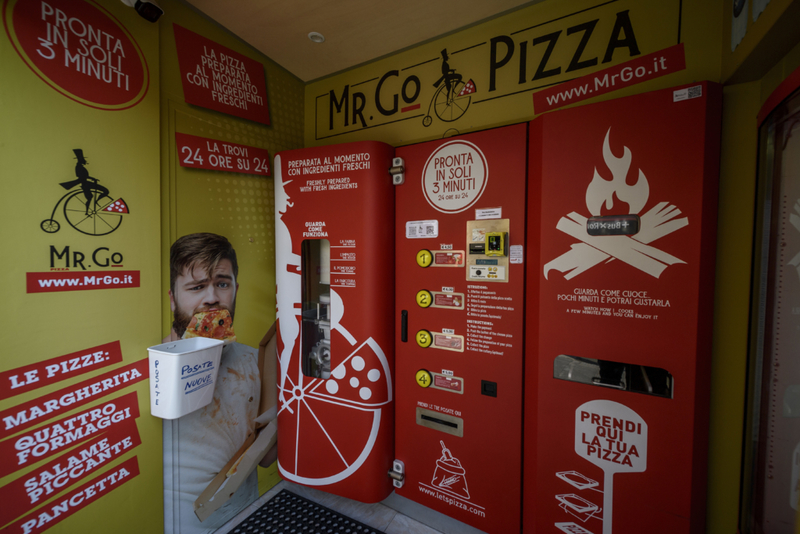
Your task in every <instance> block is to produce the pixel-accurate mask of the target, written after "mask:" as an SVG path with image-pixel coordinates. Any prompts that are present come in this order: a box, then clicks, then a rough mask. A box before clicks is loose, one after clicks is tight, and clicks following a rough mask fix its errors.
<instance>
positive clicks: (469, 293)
mask: <svg viewBox="0 0 800 534" xmlns="http://www.w3.org/2000/svg"><path fill="white" fill-rule="evenodd" d="M526 148H527V147H526V125H517V126H510V127H506V128H499V129H495V130H488V131H484V132H478V133H474V134H469V135H464V136H460V137H454V138H450V139H443V140H438V141H431V142H428V143H422V144H418V145H412V146H407V147H403V148H399V149H397V156H398V157H402V158H403V159H404V162H405V183H404V184H402V185H399V186H397V187H396V208H397V212H396V219H397V223H396V234H395V241H396V250H397V253H396V269H397V273H396V295H397V296H396V308H397V312H396V313H397V318H398V324H397V327H396V333H395V335H396V352H395V354H396V358H397V363H396V380H397V401H396V417H397V422H396V428H397V438H396V451H397V452H396V457H397V459H398V460H400V461H401V462H402V463H403V464H404V465H403V468H404V471H405V478H404V481H403V484H402V487H399V488H398V489H397V490H396V491H397V493H398V494H399V495H401V496H403V497H407V498H409V499H412V500H414V501H416V502H418V503H421V504H423V505H425V506H427V507H430V508H433V509H435V510H437V511H439V512H442V513H444V514H446V515H448V516H451V517H453V518H455V519H458V520H459V521H462V522H464V523H467V524H469V525H472V526H474V527H476V528H479V529H481V530H483V531H486V532H497V533H508V532H518V531H519V528H520V503H521V495H520V484H521V481H520V477H521V453H522V450H521V441H522V427H521V424H522V378H523V377H522V354H523V345H522V343H523V298H524V287H525V286H524V277H525V265H524V264H523V258H524V250H523V247H524V243H525V176H526V157H525V154H526ZM396 485H399V483H398V484H396Z"/></svg>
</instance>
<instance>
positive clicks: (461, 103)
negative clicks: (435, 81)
mask: <svg viewBox="0 0 800 534" xmlns="http://www.w3.org/2000/svg"><path fill="white" fill-rule="evenodd" d="M465 86H466V84H465V83H464V82H463V81H458V82H456V83H455V85H454V86H453V90H452V91H450V92H449V94H451V95H453V97H452V98H450V97H449V96H448V91H447V87H445V86H444V84H442V85H441V86H440V88H439V90H438V91H437V92H436V96H435V97H434V102H433V110H434V112H435V113H436V116H437V117H439V119H441V120H443V121H444V122H453V121H454V120H457V119H459V118H461V116H462V115H464V113H466V112H467V109H468V108H469V105H470V103H471V102H472V96H471V94H466V95H464V96H458V95H459V94H460V93H461V91H462V90H463V89H464V87H465Z"/></svg>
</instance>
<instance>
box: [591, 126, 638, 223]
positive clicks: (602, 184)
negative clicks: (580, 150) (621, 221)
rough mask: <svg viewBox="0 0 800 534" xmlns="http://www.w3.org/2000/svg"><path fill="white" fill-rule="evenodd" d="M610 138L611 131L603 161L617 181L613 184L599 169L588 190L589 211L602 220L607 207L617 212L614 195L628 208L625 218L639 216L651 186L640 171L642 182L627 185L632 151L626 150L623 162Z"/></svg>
mask: <svg viewBox="0 0 800 534" xmlns="http://www.w3.org/2000/svg"><path fill="white" fill-rule="evenodd" d="M610 134H611V128H609V129H608V131H607V132H606V139H605V141H604V142H603V159H604V160H605V162H606V165H607V166H608V169H609V170H610V171H611V175H612V176H613V179H612V180H610V181H609V180H606V179H604V178H603V177H602V176H600V174H599V173H598V172H597V167H595V169H594V177H593V178H592V181H591V183H590V184H589V187H588V188H586V207H587V208H589V212H590V213H591V214H592V215H595V216H599V215H601V209H602V207H603V204H604V203H605V205H606V210H611V209H613V208H614V194H615V193H616V196H617V198H618V199H619V200H620V201H622V202H626V203H627V204H628V211H627V212H625V214H634V213H639V212H640V211H641V210H642V208H644V205H645V204H647V198H648V197H649V196H650V184H648V183H647V178H646V177H645V175H644V173H643V172H642V170H641V169H639V179H638V180H637V181H636V183H635V184H633V185H628V184H627V183H625V178H626V177H627V175H628V169H630V167H631V151H630V149H629V148H628V147H626V146H625V147H623V148H624V149H625V150H624V152H623V154H622V157H621V158H617V157H616V156H614V154H612V153H611V146H610V145H609V142H608V138H609V135H610ZM621 213H622V212H620V214H621Z"/></svg>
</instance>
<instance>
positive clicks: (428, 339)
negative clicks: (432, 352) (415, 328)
mask: <svg viewBox="0 0 800 534" xmlns="http://www.w3.org/2000/svg"><path fill="white" fill-rule="evenodd" d="M431 343H433V336H431V333H430V332H428V331H427V330H420V331H419V332H417V345H419V346H420V347H422V348H423V349H425V348H428V347H430V346H431Z"/></svg>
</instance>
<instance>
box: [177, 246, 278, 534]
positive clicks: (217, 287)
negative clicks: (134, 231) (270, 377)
mask: <svg viewBox="0 0 800 534" xmlns="http://www.w3.org/2000/svg"><path fill="white" fill-rule="evenodd" d="M238 276H239V265H238V262H237V259H236V251H235V250H234V249H233V246H232V245H231V243H230V242H229V241H228V239H226V238H225V237H223V236H220V235H216V234H210V233H199V234H190V235H186V236H183V237H181V238H180V239H178V240H177V241H175V243H174V244H173V245H172V247H171V249H170V289H169V302H170V308H171V310H172V314H173V322H172V330H171V332H170V335H169V336H167V337H166V338H165V339H164V342H165V343H166V342H169V341H177V340H179V339H181V338H182V337H188V336H185V334H186V333H187V327H189V326H190V324H191V326H192V329H193V330H194V331H195V333H196V330H197V329H196V328H195V326H196V325H197V324H198V321H204V320H206V319H209V318H212V319H213V318H215V317H216V318H217V325H218V326H220V328H216V329H208V330H207V331H206V332H204V334H206V335H204V337H218V336H219V337H220V339H224V338H225V337H227V338H229V339H228V340H229V341H230V338H231V337H232V336H233V319H234V317H235V311H236V295H237V293H238V290H239V283H238V281H237V280H238ZM219 321H223V324H222V325H219ZM190 335H194V334H192V333H191V332H190ZM201 335H202V334H201ZM234 339H235V338H234ZM260 395H261V378H260V372H259V369H258V351H257V350H256V349H254V348H252V347H249V346H247V345H243V344H241V343H236V342H235V341H233V342H228V343H226V344H225V346H224V347H223V349H222V357H221V360H220V365H219V370H218V373H217V381H216V383H215V384H214V398H213V400H212V402H211V403H210V404H209V405H208V406H206V407H204V408H201V409H199V410H196V411H194V412H192V413H190V414H188V415H185V416H183V417H180V418H178V419H175V420H164V451H165V453H164V489H165V492H164V493H165V503H164V508H165V525H170V526H171V527H175V532H180V533H181V534H185V533H190V532H191V533H198V534H199V533H209V532H213V531H214V530H216V529H217V528H219V527H221V526H222V525H224V524H225V523H226V522H227V521H228V520H229V519H230V518H231V517H233V516H235V515H236V514H237V513H238V512H239V511H240V510H241V509H242V508H244V507H245V506H247V505H249V504H250V503H251V502H252V501H253V500H255V499H256V498H258V476H257V472H256V471H253V472H252V473H251V474H250V476H249V478H248V479H247V480H246V481H245V482H244V483H243V484H242V485H241V486H240V487H239V489H238V490H237V491H236V493H235V494H234V496H233V497H232V498H231V499H230V500H229V501H228V502H227V503H225V505H223V507H222V508H220V509H219V510H217V511H215V512H214V513H213V514H212V515H211V516H210V517H208V518H207V519H206V520H205V521H203V522H202V523H201V522H200V521H199V519H198V518H197V516H196V515H195V513H194V506H193V504H194V501H195V500H196V499H197V497H198V495H200V493H202V491H203V490H204V489H205V488H206V486H208V484H209V483H210V482H211V480H212V479H214V477H215V476H216V475H217V473H219V472H220V471H221V470H222V469H223V467H224V466H225V464H226V463H227V462H228V460H229V459H230V458H232V457H233V456H234V455H235V453H236V452H237V451H238V450H239V448H240V447H241V446H242V444H243V443H244V442H245V440H246V439H247V436H248V434H249V433H252V432H253V431H254V430H255V424H256V423H255V420H256V417H257V416H258V408H259V402H260ZM274 457H275V451H270V452H269V453H268V454H267V457H266V458H265V460H263V461H262V462H261V465H268V463H269V462H270V460H274ZM168 530H170V529H168Z"/></svg>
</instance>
